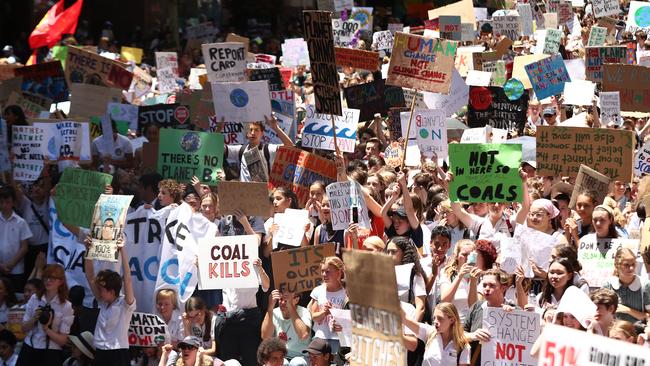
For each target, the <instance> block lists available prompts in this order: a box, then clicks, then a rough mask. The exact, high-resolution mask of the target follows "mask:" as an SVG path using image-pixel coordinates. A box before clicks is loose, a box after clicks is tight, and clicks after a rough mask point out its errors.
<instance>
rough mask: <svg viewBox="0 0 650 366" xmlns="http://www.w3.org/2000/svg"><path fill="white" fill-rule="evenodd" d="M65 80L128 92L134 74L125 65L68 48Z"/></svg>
mask: <svg viewBox="0 0 650 366" xmlns="http://www.w3.org/2000/svg"><path fill="white" fill-rule="evenodd" d="M65 79H66V82H67V84H68V85H71V83H83V84H92V85H100V86H108V87H111V88H121V89H124V90H128V89H129V86H130V85H131V80H132V79H133V73H131V72H130V71H128V70H127V69H126V68H125V65H124V64H122V63H121V62H118V61H113V60H111V59H108V58H106V57H102V56H100V55H98V54H95V53H92V52H88V51H86V50H83V49H81V48H77V47H68V56H67V57H66V59H65Z"/></svg>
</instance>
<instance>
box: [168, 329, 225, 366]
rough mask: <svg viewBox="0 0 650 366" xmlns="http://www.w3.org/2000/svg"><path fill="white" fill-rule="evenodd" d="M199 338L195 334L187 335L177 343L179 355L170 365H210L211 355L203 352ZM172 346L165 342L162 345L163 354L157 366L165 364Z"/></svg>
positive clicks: (211, 361)
mask: <svg viewBox="0 0 650 366" xmlns="http://www.w3.org/2000/svg"><path fill="white" fill-rule="evenodd" d="M201 344H202V342H201V339H199V338H198V337H196V336H187V337H185V338H184V339H183V340H182V341H180V342H179V343H178V346H177V351H178V353H179V354H180V357H178V358H177V359H176V361H175V362H174V363H172V365H174V366H212V364H213V360H212V357H210V356H208V355H207V354H206V353H205V350H204V349H203V347H201ZM173 349H174V346H172V345H171V344H166V345H164V346H163V354H162V357H161V358H160V362H159V363H158V366H166V365H167V361H168V359H169V355H170V354H171V352H172V350H173Z"/></svg>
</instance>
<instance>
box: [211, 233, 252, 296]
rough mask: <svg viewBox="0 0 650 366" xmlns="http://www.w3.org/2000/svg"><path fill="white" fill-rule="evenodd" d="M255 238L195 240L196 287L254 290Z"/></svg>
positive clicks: (234, 237)
mask: <svg viewBox="0 0 650 366" xmlns="http://www.w3.org/2000/svg"><path fill="white" fill-rule="evenodd" d="M258 240H259V239H258V238H257V235H236V236H217V237H203V238H201V239H199V245H198V247H199V249H198V257H199V288H200V289H202V290H215V289H224V288H257V287H258V286H259V281H258V280H257V273H256V271H255V267H254V264H253V263H254V262H255V260H256V259H257V258H258V256H257V241H258Z"/></svg>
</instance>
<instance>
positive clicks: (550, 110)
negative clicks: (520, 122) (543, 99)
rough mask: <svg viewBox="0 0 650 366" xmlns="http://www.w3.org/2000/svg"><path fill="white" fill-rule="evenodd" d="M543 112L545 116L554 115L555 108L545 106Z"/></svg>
mask: <svg viewBox="0 0 650 366" xmlns="http://www.w3.org/2000/svg"><path fill="white" fill-rule="evenodd" d="M542 114H543V115H545V116H554V115H555V108H544V112H543V113H542Z"/></svg>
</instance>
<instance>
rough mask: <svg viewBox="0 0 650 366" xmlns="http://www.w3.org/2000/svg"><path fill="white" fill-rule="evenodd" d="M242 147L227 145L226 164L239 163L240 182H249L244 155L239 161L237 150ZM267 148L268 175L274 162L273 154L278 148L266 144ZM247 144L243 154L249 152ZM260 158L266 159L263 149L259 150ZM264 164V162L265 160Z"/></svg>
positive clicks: (249, 176) (249, 174)
mask: <svg viewBox="0 0 650 366" xmlns="http://www.w3.org/2000/svg"><path fill="white" fill-rule="evenodd" d="M241 146H242V145H228V146H227V147H228V163H230V164H237V163H239V180H240V181H242V182H250V181H251V173H250V172H249V171H248V165H247V164H246V159H244V155H243V154H242V158H241V161H240V160H239V150H240V149H241ZM268 146H269V167H268V170H269V174H270V173H271V168H272V167H273V161H274V160H275V154H276V153H277V151H278V146H279V145H275V144H268ZM248 147H249V146H248V143H246V148H245V149H244V154H245V153H246V151H248V150H250V149H249V148H248ZM261 152H262V156H263V157H264V159H266V156H265V155H264V149H261ZM265 163H266V160H265Z"/></svg>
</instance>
